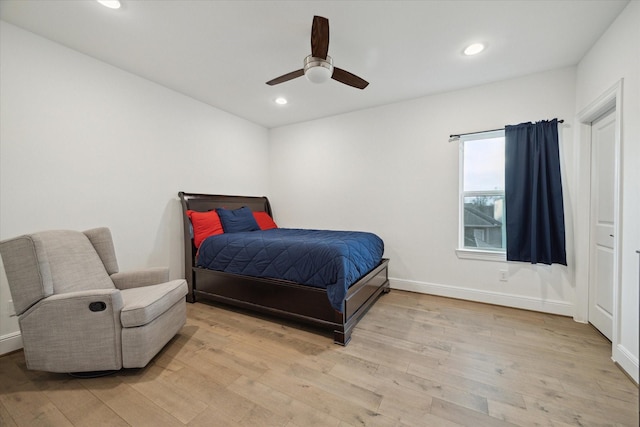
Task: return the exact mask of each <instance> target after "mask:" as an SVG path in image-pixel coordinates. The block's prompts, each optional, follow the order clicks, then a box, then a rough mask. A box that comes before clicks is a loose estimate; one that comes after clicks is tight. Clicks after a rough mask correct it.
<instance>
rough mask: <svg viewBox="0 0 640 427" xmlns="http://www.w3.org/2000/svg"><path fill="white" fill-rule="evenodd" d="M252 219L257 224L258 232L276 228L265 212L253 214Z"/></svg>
mask: <svg viewBox="0 0 640 427" xmlns="http://www.w3.org/2000/svg"><path fill="white" fill-rule="evenodd" d="M253 217H254V218H255V219H256V222H257V223H258V227H260V230H271V229H272V228H278V226H277V225H276V223H275V222H273V219H271V217H270V216H269V214H268V213H266V212H254V213H253Z"/></svg>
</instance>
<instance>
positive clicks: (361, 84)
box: [331, 67, 369, 89]
mask: <svg viewBox="0 0 640 427" xmlns="http://www.w3.org/2000/svg"><path fill="white" fill-rule="evenodd" d="M331 78H332V79H333V80H337V81H339V82H340V83H344V84H346V85H349V86H353V87H355V88H358V89H364V88H365V87H367V86H368V85H369V82H368V81H366V80H363V79H361V78H360V77H358V76H356V75H355V74H351V73H350V72H348V71H345V70H343V69H342V68H338V67H333V75H332V76H331Z"/></svg>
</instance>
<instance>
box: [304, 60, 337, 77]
mask: <svg viewBox="0 0 640 427" xmlns="http://www.w3.org/2000/svg"><path fill="white" fill-rule="evenodd" d="M332 75H333V59H331V57H330V56H329V55H327V59H322V58H316V57H314V56H311V55H309V56H307V57H306V58H305V59H304V76H305V77H306V78H307V80H309V81H310V82H312V83H325V82H327V81H329V80H330V79H331V76H332Z"/></svg>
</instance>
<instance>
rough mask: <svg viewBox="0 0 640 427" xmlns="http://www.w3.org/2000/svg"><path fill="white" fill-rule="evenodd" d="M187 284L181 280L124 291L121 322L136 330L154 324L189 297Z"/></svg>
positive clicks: (122, 292)
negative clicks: (138, 327) (157, 319)
mask: <svg viewBox="0 0 640 427" xmlns="http://www.w3.org/2000/svg"><path fill="white" fill-rule="evenodd" d="M187 291H188V289H187V282H186V281H184V280H182V279H179V280H172V281H170V282H166V283H161V284H159V285H153V286H142V287H139V288H131V289H124V290H122V291H120V292H121V294H122V305H123V307H122V311H121V312H120V322H121V323H122V327H123V328H135V327H137V326H144V325H146V324H148V323H150V322H152V321H153V320H154V319H155V318H157V317H158V316H160V315H162V314H163V313H165V312H166V311H167V310H168V309H169V308H171V307H172V306H173V305H174V304H176V303H177V302H178V301H180V300H181V299H184V297H185V296H186V295H187Z"/></svg>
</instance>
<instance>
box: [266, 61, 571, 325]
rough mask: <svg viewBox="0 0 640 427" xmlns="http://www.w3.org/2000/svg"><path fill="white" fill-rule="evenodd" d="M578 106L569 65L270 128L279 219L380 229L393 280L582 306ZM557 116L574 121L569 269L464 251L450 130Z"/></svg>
mask: <svg viewBox="0 0 640 427" xmlns="http://www.w3.org/2000/svg"><path fill="white" fill-rule="evenodd" d="M354 96H357V93H355V92H354ZM574 113H575V68H567V69H562V70H556V71H551V72H546V73H541V74H536V75H531V76H527V77H524V78H519V79H515V80H510V81H504V82H500V83H496V84H490V85H486V86H481V87H476V88H472V89H467V90H461V91H457V92H451V93H445V94H440V95H435V96H429V97H424V98H420V99H416V100H412V101H407V102H401V103H397V104H393V105H386V106H382V107H378V108H373V109H369V110H363V111H358V112H354V113H350V114H343V115H339V116H335V117H330V118H325V119H321V120H316V121H312V122H307V123H302V124H297V125H291V126H286V127H281V128H276V129H272V130H270V136H269V140H270V146H271V149H270V153H269V154H270V157H269V168H270V179H271V181H270V189H271V199H272V202H273V203H272V204H273V206H274V210H275V215H276V219H277V221H278V223H279V225H281V226H288V227H316V228H333V229H354V228H355V229H363V230H368V231H373V232H375V233H377V234H379V235H380V236H381V237H382V238H383V239H384V241H385V246H386V250H385V256H386V257H388V258H390V259H391V262H390V267H389V268H390V275H391V277H392V287H395V288H400V289H408V290H414V291H421V292H428V293H434V294H439V295H446V296H454V297H459V298H470V299H474V300H477V301H486V302H492V303H496V304H504V305H510V306H514V307H523V308H530V309H535V310H541V311H548V312H552V313H561V314H566V315H573V301H574V293H575V292H574V291H575V289H574V284H573V283H574V281H573V279H572V274H573V270H572V265H573V258H572V257H573V248H574V246H573V233H572V218H573V214H574V210H573V207H572V204H571V203H572V202H571V199H572V192H573V182H572V180H573V176H574V170H573V164H572V161H573V155H572V153H573V145H572V144H573V139H572V138H573V136H572V135H573V129H572V126H573V123H572V122H573V117H574ZM554 117H557V118H559V119H564V120H565V123H564V125H563V126H562V127H561V131H560V134H561V135H560V136H561V147H562V153H561V157H562V161H563V174H564V175H563V179H564V183H565V194H564V196H565V205H566V207H565V212H566V216H567V230H568V235H567V246H568V262H569V268H567V267H564V266H560V265H553V266H551V267H549V266H542V265H537V266H532V265H530V264H524V263H506V262H491V261H484V260H483V261H478V260H469V259H460V258H458V257H457V255H456V252H455V249H456V247H457V242H458V144H457V143H449V142H448V138H449V134H452V133H465V132H474V131H482V130H489V129H495V128H501V127H504V125H506V124H518V123H521V122H524V121H537V120H542V119H552V118H554ZM500 270H508V272H509V280H508V282H501V281H499V271H500Z"/></svg>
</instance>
